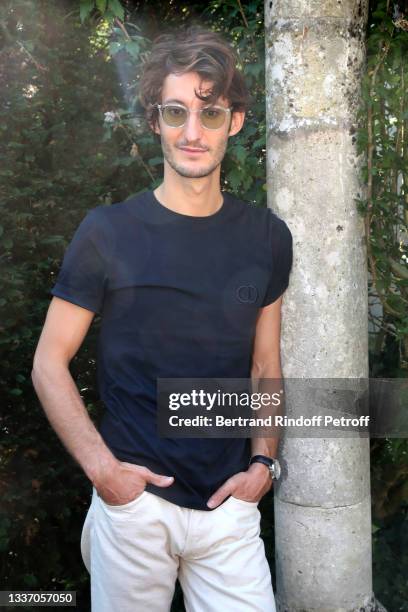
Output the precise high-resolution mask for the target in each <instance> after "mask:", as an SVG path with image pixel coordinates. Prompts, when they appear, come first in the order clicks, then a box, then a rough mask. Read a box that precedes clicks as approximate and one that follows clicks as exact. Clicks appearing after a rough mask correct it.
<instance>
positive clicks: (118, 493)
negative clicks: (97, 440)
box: [94, 461, 174, 506]
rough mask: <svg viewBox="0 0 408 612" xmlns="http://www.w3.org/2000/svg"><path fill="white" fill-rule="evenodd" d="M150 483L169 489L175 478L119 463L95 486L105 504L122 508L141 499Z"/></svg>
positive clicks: (130, 464) (138, 466)
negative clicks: (147, 484) (121, 506)
mask: <svg viewBox="0 0 408 612" xmlns="http://www.w3.org/2000/svg"><path fill="white" fill-rule="evenodd" d="M148 482H150V483H151V484H154V485H156V486H157V487H168V486H170V485H171V484H173V482H174V478H173V476H161V475H160V474H155V473H154V472H152V471H151V470H149V469H148V468H147V467H144V466H142V465H135V464H134V463H127V462H125V461H117V462H115V463H114V465H113V467H112V468H111V469H109V470H108V471H107V472H105V474H104V475H103V478H102V479H100V480H99V482H95V483H94V486H95V489H96V491H97V493H98V495H99V497H101V498H102V500H103V501H104V502H106V503H107V504H109V505H111V506H120V505H122V504H127V503H128V502H131V501H133V500H134V499H136V498H137V497H139V495H141V494H142V493H143V491H144V489H145V486H146V483H148Z"/></svg>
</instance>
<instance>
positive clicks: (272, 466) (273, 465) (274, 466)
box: [249, 455, 281, 480]
mask: <svg viewBox="0 0 408 612" xmlns="http://www.w3.org/2000/svg"><path fill="white" fill-rule="evenodd" d="M253 463H263V464H264V465H266V467H267V468H268V469H269V473H270V475H271V478H272V480H278V478H280V475H281V467H280V464H279V461H278V460H277V459H272V458H271V457H265V455H254V456H253V457H252V458H251V461H250V462H249V465H252V464H253Z"/></svg>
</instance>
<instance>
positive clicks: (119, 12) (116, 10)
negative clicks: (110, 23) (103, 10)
mask: <svg viewBox="0 0 408 612" xmlns="http://www.w3.org/2000/svg"><path fill="white" fill-rule="evenodd" d="M109 11H110V12H111V13H113V14H114V16H115V17H117V18H118V19H120V20H121V21H123V20H124V18H125V9H124V8H123V6H122V5H121V3H120V2H119V0H109Z"/></svg>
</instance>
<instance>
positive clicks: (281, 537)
mask: <svg viewBox="0 0 408 612" xmlns="http://www.w3.org/2000/svg"><path fill="white" fill-rule="evenodd" d="M367 10H368V0H361V1H360V0H358V1H357V0H356V1H354V0H337V1H334V0H319V1H317V0H307V1H306V0H273V1H266V3H265V44H266V110H267V155H268V157H267V160H268V161H267V181H268V206H270V207H271V208H272V209H273V210H274V211H275V212H276V213H277V214H278V215H279V216H280V217H282V218H283V219H284V220H285V221H286V222H287V224H288V226H289V228H290V229H291V231H292V235H293V247H294V266H293V271H292V275H291V281H290V287H289V289H288V290H287V292H286V294H285V296H284V301H283V321H282V367H283V375H284V378H285V379H289V378H306V379H317V378H320V379H331V378H343V379H350V378H356V379H365V378H367V377H368V332H367V324H368V323H367V265H366V251H365V238H364V225H363V220H362V218H361V217H360V216H359V215H358V213H357V209H356V203H355V201H354V198H357V197H358V194H361V190H362V189H363V188H364V186H362V185H361V184H360V179H359V165H360V163H361V159H359V158H358V157H357V154H356V147H355V137H354V133H355V130H356V110H357V108H358V105H359V89H360V81H361V75H362V70H363V68H364V62H365V27H366V21H367ZM291 402H292V403H291V405H290V412H291V413H293V414H294V415H295V416H296V414H304V411H305V404H304V402H305V399H304V397H303V398H302V397H301V398H300V399H298V400H296V399H295V398H292V400H291ZM288 407H289V406H288ZM309 409H310V407H309ZM312 412H313V411H312ZM280 459H281V463H282V468H283V476H282V479H281V481H280V482H279V483H278V484H277V486H275V534H276V571H277V585H276V600H277V605H278V609H279V610H280V611H283V610H285V611H288V612H309V611H310V612H311V611H317V610H319V612H346V611H347V612H349V611H352V610H359V611H361V610H363V611H368V610H375V609H379V608H378V607H377V603H376V602H375V599H374V596H373V592H372V559H371V505H370V465H369V460H370V455H369V439H368V437H363V438H357V437H348V438H347V437H343V438H332V437H327V438H324V439H323V438H322V437H317V438H295V437H287V436H286V437H284V438H283V439H282V441H281V444H280Z"/></svg>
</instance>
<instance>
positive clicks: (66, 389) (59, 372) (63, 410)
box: [31, 364, 117, 484]
mask: <svg viewBox="0 0 408 612" xmlns="http://www.w3.org/2000/svg"><path fill="white" fill-rule="evenodd" d="M31 377H32V381H33V385H34V388H35V391H36V393H37V395H38V398H39V400H40V402H41V404H42V406H43V409H44V412H45V413H46V415H47V418H48V420H49V422H50V424H51V426H52V427H53V429H54V430H55V432H56V433H57V435H58V437H59V438H60V440H61V441H62V443H63V444H64V446H65V447H66V449H67V450H68V452H69V453H70V454H71V455H72V456H73V458H74V459H75V460H76V461H77V462H78V463H79V465H80V466H81V467H82V469H83V470H84V472H85V474H86V475H87V476H88V478H89V479H90V480H91V481H92V482H93V483H94V484H95V483H96V482H98V481H99V479H100V478H101V477H102V475H103V474H104V472H106V471H107V470H109V469H110V468H111V467H113V465H115V462H117V460H116V458H115V457H114V455H113V454H112V452H111V451H110V449H109V448H108V447H107V446H106V444H105V442H104V440H103V438H102V436H101V435H100V433H99V432H98V431H97V429H96V427H95V425H94V424H93V422H92V420H91V418H90V417H89V414H88V412H87V410H86V408H85V405H84V403H83V401H82V399H81V396H80V395H79V392H78V389H77V387H76V385H75V382H74V380H73V378H72V376H71V374H70V372H69V369H68V367H67V366H65V365H64V364H52V365H42V366H41V365H39V366H37V367H36V366H34V368H33V371H32V374H31Z"/></svg>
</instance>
